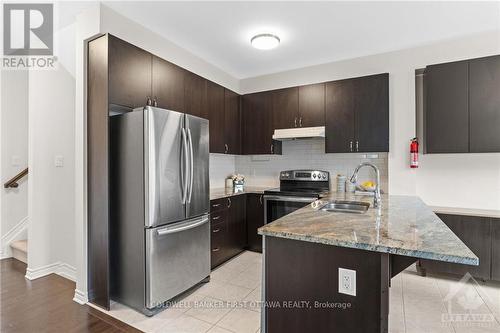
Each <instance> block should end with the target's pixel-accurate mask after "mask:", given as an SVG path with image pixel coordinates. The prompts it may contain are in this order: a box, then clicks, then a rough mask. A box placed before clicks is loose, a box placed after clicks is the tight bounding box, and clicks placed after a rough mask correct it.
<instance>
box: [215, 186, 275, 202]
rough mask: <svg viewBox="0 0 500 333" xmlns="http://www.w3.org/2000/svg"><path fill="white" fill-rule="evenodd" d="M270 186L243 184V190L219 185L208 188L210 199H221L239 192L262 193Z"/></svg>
mask: <svg viewBox="0 0 500 333" xmlns="http://www.w3.org/2000/svg"><path fill="white" fill-rule="evenodd" d="M270 188H272V187H264V186H245V187H244V188H243V190H235V189H233V188H232V187H226V188H224V187H221V188H214V189H212V188H211V189H210V200H215V199H221V198H227V197H232V196H235V195H240V194H247V193H254V194H262V193H264V191H265V190H268V189H270Z"/></svg>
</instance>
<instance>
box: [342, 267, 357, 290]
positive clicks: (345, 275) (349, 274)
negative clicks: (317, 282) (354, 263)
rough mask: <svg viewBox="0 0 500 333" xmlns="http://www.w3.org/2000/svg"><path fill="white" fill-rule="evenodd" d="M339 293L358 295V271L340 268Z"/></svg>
mask: <svg viewBox="0 0 500 333" xmlns="http://www.w3.org/2000/svg"><path fill="white" fill-rule="evenodd" d="M339 293H341V294H346V295H351V296H356V271H353V270H352V269H346V268H339Z"/></svg>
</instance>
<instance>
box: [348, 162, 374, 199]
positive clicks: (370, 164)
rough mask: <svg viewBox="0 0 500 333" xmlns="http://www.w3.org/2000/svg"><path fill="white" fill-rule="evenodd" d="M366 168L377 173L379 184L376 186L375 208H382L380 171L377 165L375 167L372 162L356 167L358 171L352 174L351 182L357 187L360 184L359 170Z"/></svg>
mask: <svg viewBox="0 0 500 333" xmlns="http://www.w3.org/2000/svg"><path fill="white" fill-rule="evenodd" d="M364 166H369V167H372V168H373V170H375V173H376V174H377V184H376V186H375V196H374V198H373V207H375V208H378V207H380V204H381V203H382V197H381V196H380V170H379V169H378V168H377V166H376V165H374V164H372V163H370V162H363V163H361V164H360V165H358V166H357V167H356V170H354V173H353V174H352V176H351V178H350V179H349V181H350V182H351V183H353V184H355V185H356V184H357V183H358V173H359V170H360V169H361V168H362V167H364Z"/></svg>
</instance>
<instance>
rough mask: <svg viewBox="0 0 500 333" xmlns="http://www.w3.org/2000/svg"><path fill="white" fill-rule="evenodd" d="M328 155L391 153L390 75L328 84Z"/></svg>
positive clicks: (326, 148)
mask: <svg viewBox="0 0 500 333" xmlns="http://www.w3.org/2000/svg"><path fill="white" fill-rule="evenodd" d="M325 117H326V140H325V141H326V142H325V151H326V152H327V153H350V152H387V151H389V74H387V73H385V74H378V75H371V76H365V77H360V78H354V79H347V80H340V81H332V82H328V83H326V115H325Z"/></svg>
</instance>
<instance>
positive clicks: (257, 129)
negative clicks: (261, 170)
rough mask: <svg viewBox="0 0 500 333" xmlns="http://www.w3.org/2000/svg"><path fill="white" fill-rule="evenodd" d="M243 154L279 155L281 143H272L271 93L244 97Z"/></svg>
mask: <svg viewBox="0 0 500 333" xmlns="http://www.w3.org/2000/svg"><path fill="white" fill-rule="evenodd" d="M242 99H243V101H242V109H243V140H242V141H243V153H244V154H247V155H257V154H281V142H277V141H273V139H272V136H273V132H274V128H273V113H272V91H267V92H260V93H254V94H248V95H244V96H243V97H242Z"/></svg>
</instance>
